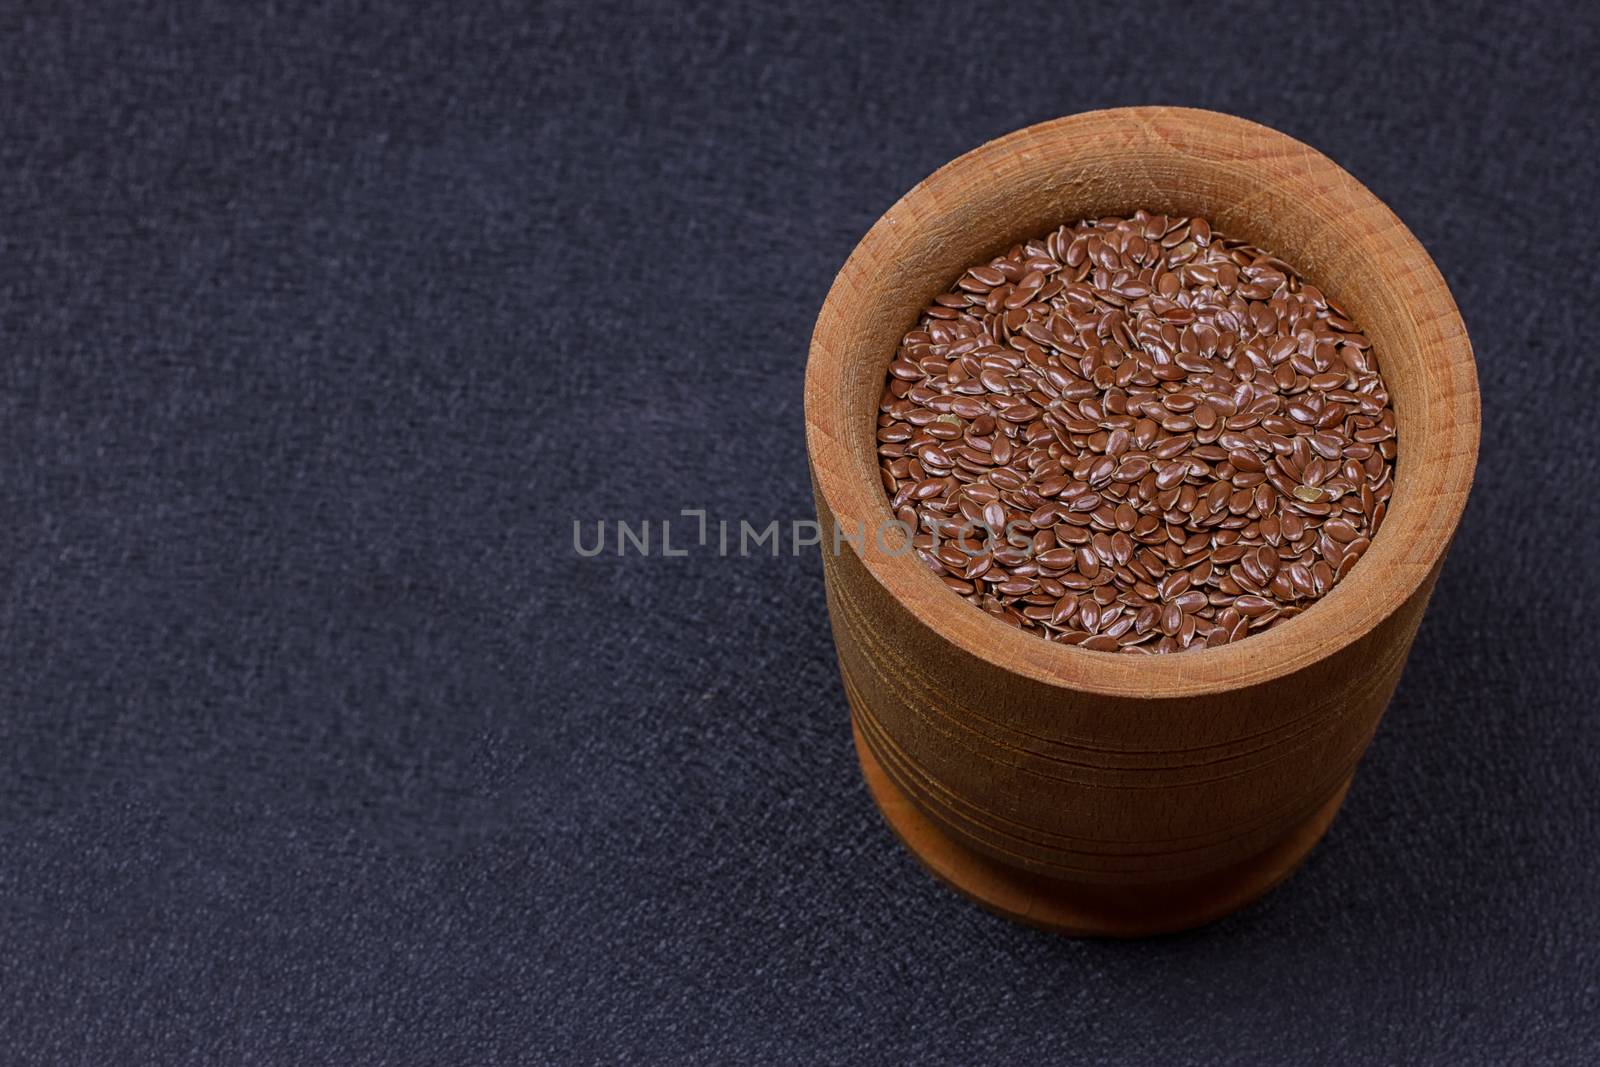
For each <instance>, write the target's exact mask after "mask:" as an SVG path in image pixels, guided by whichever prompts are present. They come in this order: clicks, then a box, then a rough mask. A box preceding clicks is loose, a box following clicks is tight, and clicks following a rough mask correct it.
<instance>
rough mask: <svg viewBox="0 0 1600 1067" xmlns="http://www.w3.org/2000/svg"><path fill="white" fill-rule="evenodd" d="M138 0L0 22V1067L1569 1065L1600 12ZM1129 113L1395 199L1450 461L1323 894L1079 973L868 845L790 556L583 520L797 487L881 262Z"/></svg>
mask: <svg viewBox="0 0 1600 1067" xmlns="http://www.w3.org/2000/svg"><path fill="white" fill-rule="evenodd" d="M173 6H174V7H181V8H182V10H181V12H180V11H171V12H169V11H164V10H162V9H161V8H160V7H158V6H157V5H134V4H129V5H87V4H47V3H30V4H23V5H17V4H13V5H8V6H7V7H6V8H5V10H4V11H3V12H0V123H3V127H0V134H3V136H0V1060H4V1061H5V1062H26V1063H51V1064H76V1063H82V1064H96V1065H100V1064H144V1063H219V1064H238V1063H293V1064H311V1063H327V1064H341V1065H343V1064H354V1063H501V1062H505V1063H517V1062H551V1063H588V1062H617V1061H620V1060H629V1061H639V1062H705V1063H758V1062H771V1063H785V1064H789V1063H811V1062H828V1063H842V1062H884V1061H888V1062H919V1063H951V1064H972V1063H982V1062H1023V1061H1026V1060H1030V1059H1035V1058H1042V1059H1047V1060H1056V1061H1061V1062H1068V1061H1076V1062H1088V1063H1113V1062H1139V1063H1143V1062H1162V1063H1190V1062H1193V1063H1209V1062H1229V1063H1282V1062H1326V1063H1392V1062H1438V1063H1450V1064H1462V1063H1494V1064H1499V1063H1506V1062H1545V1063H1553V1062H1572V1063H1583V1062H1593V1061H1594V1058H1595V1056H1596V1044H1597V1038H1600V1034H1597V1022H1596V1019H1597V1010H1596V1009H1597V1004H1596V1001H1597V988H1596V986H1597V981H1600V966H1597V958H1596V942H1597V940H1600V921H1597V917H1596V912H1595V907H1594V903H1595V890H1596V879H1597V875H1600V859H1597V857H1596V845H1597V844H1600V840H1597V837H1600V835H1597V822H1596V810H1595V802H1596V787H1597V785H1600V720H1597V718H1596V715H1595V710H1596V707H1595V705H1596V699H1595V695H1596V693H1597V692H1600V657H1597V656H1596V654H1595V653H1596V648H1595V639H1594V633H1595V629H1594V609H1593V607H1592V605H1593V604H1594V603H1595V597H1596V593H1597V589H1596V578H1595V572H1594V563H1595V561H1596V552H1595V524H1596V519H1597V509H1596V506H1595V490H1594V483H1595V477H1596V466H1595V463H1594V458H1593V457H1594V447H1593V429H1594V427H1595V425H1596V421H1597V416H1600V411H1597V400H1596V397H1597V391H1596V386H1597V374H1596V370H1595V367H1596V355H1595V351H1594V347H1595V342H1594V330H1593V321H1594V315H1595V299H1594V295H1593V294H1594V286H1595V282H1594V269H1593V259H1594V253H1593V245H1594V231H1595V221H1594V220H1595V212H1594V200H1593V193H1594V190H1595V189H1596V188H1597V187H1600V174H1597V160H1600V135H1597V129H1596V119H1595V110H1594V106H1595V105H1594V101H1595V100H1596V99H1597V95H1600V84H1597V82H1600V78H1597V75H1596V64H1595V61H1594V56H1595V53H1596V48H1597V46H1600V34H1597V32H1596V31H1597V27H1600V20H1597V17H1596V15H1595V13H1594V9H1593V8H1585V9H1582V10H1580V9H1579V8H1577V7H1573V8H1572V10H1571V11H1568V10H1566V9H1565V8H1564V7H1562V6H1554V5H1552V6H1544V5H1538V4H1507V5H1500V4H1487V3H1485V4H1476V5H1469V6H1466V7H1458V8H1445V7H1441V6H1435V5H1431V4H1416V5H1404V6H1403V7H1401V8H1399V9H1395V10H1389V9H1388V7H1387V5H1381V6H1380V5H1371V6H1368V5H1360V4H1354V3H1344V4H1323V5H1301V6H1299V7H1295V8H1278V7H1272V6H1268V5H1235V4H1225V5H1154V4H1146V5H1105V6H1097V5H1080V4H1070V5H1069V4H1049V5H1040V6H1038V7H1036V8H1030V7H1027V6H1026V5H1006V6H1004V7H999V8H985V7H983V6H981V5H970V4H967V5H943V6H939V7H935V6H931V5H908V6H906V7H904V8H900V9H882V8H876V7H872V6H869V5H850V6H846V7H840V8H838V9H836V10H834V11H831V12H830V11H829V10H827V9H826V8H796V9H792V10H788V11H777V10H772V11H765V10H743V9H742V8H739V7H738V6H737V5H714V6H711V5H659V6H655V7H649V8H639V9H635V10H627V9H623V8H617V7H612V6H607V5H592V4H564V3H563V4H555V3H553V4H546V5H539V4H535V5H532V6H524V5H519V4H510V3H506V4H502V5H500V6H499V7H498V8H496V7H494V6H493V5H479V4H462V5H457V6H454V7H453V8H452V9H446V8H445V6H444V5H436V6H435V7H434V8H433V9H432V10H423V9H420V8H419V9H415V10H406V9H405V8H403V7H401V6H398V5H397V6H394V7H392V8H391V7H390V6H389V5H385V4H382V3H377V4H361V5H350V10H348V11H346V10H344V9H343V5H331V4H323V5H317V6H314V7H308V8H304V9H298V10H289V9H287V8H284V7H283V6H281V5H263V4H256V5H242V4H241V5H237V6H236V8H230V7H228V6H225V5H220V4H215V3H204V4H196V5H173ZM25 9H26V10H25ZM956 26H962V27H967V28H969V29H970V31H971V32H970V33H969V34H968V35H966V36H963V37H961V38H960V39H956V38H954V37H953V36H952V35H951V32H950V30H951V28H952V27H956ZM1082 41H1088V42H1090V43H1091V44H1092V45H1093V51H1092V52H1091V53H1089V54H1087V55H1085V54H1083V53H1081V52H1079V51H1078V47H1079V42H1082ZM1127 103H1186V104H1192V105H1197V106H1203V107H1211V108H1217V109H1221V110H1226V111H1231V112H1235V113H1238V114H1242V115H1245V116H1247V117H1250V118H1254V119H1257V120H1260V121H1263V122H1266V123H1268V124H1270V125H1273V126H1276V127H1278V128H1280V129H1282V130H1285V131H1287V132H1289V133H1291V134H1294V135H1295V136H1298V137H1301V138H1302V139H1305V140H1307V141H1309V142H1311V143H1313V144H1315V145H1317V146H1318V147H1320V148H1321V149H1323V150H1324V151H1326V152H1327V153H1329V154H1330V155H1332V156H1333V157H1334V158H1335V159H1337V160H1339V161H1340V162H1341V163H1343V164H1344V165H1345V166H1346V167H1347V168H1348V169H1349V170H1350V171H1351V172H1353V173H1354V174H1355V175H1356V176H1357V177H1359V178H1360V179H1362V180H1363V181H1365V182H1366V183H1367V184H1368V185H1369V186H1370V187H1371V188H1372V189H1373V191H1374V192H1376V193H1377V194H1378V195H1379V196H1380V197H1382V198H1383V199H1384V200H1386V201H1387V202H1388V203H1389V204H1390V205H1391V206H1392V207H1393V208H1394V209H1395V210H1396V211H1397V212H1398V213H1399V214H1400V216H1401V217H1402V218H1404V219H1405V220H1406V221H1407V223H1408V224H1409V225H1410V226H1411V227H1412V229H1413V230H1414V231H1415V232H1416V234H1417V236H1418V237H1419V238H1420V239H1421V240H1422V242H1423V244H1424V245H1426V246H1427V248H1428V249H1429V250H1430V251H1431V252H1432V254H1433V255H1434V257H1435V258H1436V259H1437V261H1438V263H1439V266H1440V267H1441V269H1442V270H1443V271H1444V273H1445V275H1446V276H1447V277H1448V279H1449V280H1450V282H1451V284H1452V286H1453V287H1454V291H1455V294H1456V297H1457V299H1458V301H1459V303H1460V305H1461V308H1462V312H1463V314H1464V316H1465V318H1466V321H1467V324H1468V326H1469V328H1470V330H1471V332H1472V336H1473V339H1474V341H1475V343H1476V346H1477V350H1478V356H1479V361H1480V373H1481V377H1482V386H1483V398H1484V446H1483V455H1482V467H1481V470H1480V475H1479V480H1478V485H1477V489H1476V493H1475V496H1474V498H1473V501H1472V504H1471V506H1470V508H1469V510H1468V513H1467V516H1466V519H1465V521H1464V524H1463V526H1462V529H1461V533H1460V536H1459V538H1458V541H1457V545H1456V548H1455V552H1454V554H1453V556H1452V557H1451V560H1450V564H1449V566H1448V568H1447V569H1446V571H1445V574H1444V576H1443V578H1442V580H1441V582H1440V584H1439V588H1438V592H1437V595H1436V596H1435V599H1434V605H1433V608H1432V611H1431V613H1430V614H1429V616H1428V618H1427V621H1426V623H1425V625H1424V627H1423V629H1422V632H1421V634H1420V636H1419V637H1418V639H1417V644H1416V650H1415V654H1414V656H1413V658H1412V662H1411V666H1410V669H1409V672H1408V673H1407V675H1406V677H1405V681H1404V683H1403V684H1402V687H1401V690H1400V693H1399V695H1398V697H1397V698H1396V700H1395V703H1394V705H1393V707H1392V708H1391V709H1390V712H1389V715H1388V718H1387V719H1386V721H1385V723H1384V726H1383V728H1382V730H1381V731H1380V733H1379V736H1378V738H1377V741H1376V743H1375V744H1374V746H1373V748H1372V751H1371V754H1370V756H1369V758H1368V759H1367V761H1366V763H1365V765H1364V767H1363V770H1362V772H1361V774H1360V775H1359V777H1358V779H1357V782H1356V786H1355V789H1354V791H1353V792H1352V794H1351V797H1350V800H1349V803H1348V804H1347V805H1346V808H1345V811H1344V814H1343V815H1342V816H1341V818H1340V820H1339V822H1338V823H1337V824H1336V826H1335V827H1334V829H1333V831H1332V833H1331V834H1330V835H1329V837H1328V838H1327V840H1326V841H1325V843H1324V844H1323V845H1322V846H1321V847H1320V848H1319V849H1318V850H1317V852H1316V853H1315V854H1314V855H1313V856H1312V858H1311V860H1310V862H1309V864H1308V865H1307V867H1306V868H1305V869H1304V870H1303V871H1302V873H1301V874H1300V875H1299V876H1297V877H1296V878H1295V879H1294V880H1293V881H1292V882H1291V883H1290V884H1288V885H1287V886H1286V887H1285V888H1283V889H1282V890H1281V891H1279V892H1278V893H1276V894H1274V895H1272V896H1271V897H1270V898H1269V899H1267V900H1266V901H1264V902H1262V903H1261V904H1259V905H1257V906H1255V907H1253V908H1251V909H1249V910H1247V911H1246V912H1244V913H1242V914H1239V915H1237V916H1235V917H1233V918H1230V919H1228V920H1226V921H1224V922H1222V923H1219V924H1217V925H1216V926H1214V927H1212V928H1210V929H1207V930H1204V931H1202V932H1199V933H1195V934H1192V935H1187V936H1183V937H1177V938H1170V939H1165V940H1159V941H1153V942H1148V943H1140V944H1096V943H1078V942H1072V941H1066V940H1060V939H1057V938H1053V937H1049V936H1046V935H1043V934H1038V933H1034V932H1031V931H1028V930H1025V929H1020V928H1017V927H1014V926H1012V925H1009V924H1007V923H1005V922H1003V921H1000V920H998V919H994V918H991V917H990V916H988V915H986V914H984V913H983V912H981V911H978V910H976V909H975V908H973V907H970V906H969V905H967V904H965V903H963V902H962V901H960V900H958V899H957V898H956V897H955V896H954V895H952V894H950V893H948V892H946V891H945V890H943V889H942V888H940V887H938V886H937V885H935V884H934V883H933V882H932V881H931V880H930V879H928V878H927V877H925V876H924V875H923V874H922V872H921V871H920V870H919V869H918V868H917V866H916V865H915V863H914V861H913V860H911V858H910V857H909V856H907V855H906V854H905V853H904V852H903V851H902V850H901V849H900V847H899V846H898V845H897V844H896V842H895V841H894V840H893V839H892V838H891V836H890V834H889V832H888V831H887V830H886V829H885V828H884V826H883V825H882V824H881V823H880V821H879V819H878V817H877V815H876V814H875V813H874V811H873V810H872V808H871V806H870V804H869V801H868V798H867V796H866V793H865V791H864V789H863V787H862V785H861V783H860V781H859V778H858V775H857V771H856V768H855V766H854V757H853V755H852V752H851V749H850V745H849V738H848V732H847V727H846V712H845V706H844V701H843V697H842V694H841V692H840V687H839V684H838V681H837V677H836V675H835V670H834V664H833V654H832V647H831V643H830V640H829V636H828V632H827V626H826V621H825V616H824V607H823V600H822V590H821V579H820V574H819V567H818V564H817V560H816V558H815V555H814V554H812V555H808V556H806V557H804V558H800V559H793V558H787V557H786V558H783V559H780V560H772V559H767V558H762V559H746V560H740V559H729V560H724V559H719V558H716V557H715V556H713V555H707V554H704V553H699V554H695V555H691V556H690V557H687V558H684V559H661V558H651V559H640V558H637V557H629V558H627V559H617V558H616V557H615V556H612V557H610V558H600V559H594V560H584V559H579V558H577V557H576V556H575V555H574V553H573V551H572V549H571V547H570V545H571V522H572V520H573V519H575V518H585V519H598V518H607V519H612V518H630V519H643V518H651V519H657V520H659V519H661V518H663V517H667V516H671V515H673V514H675V513H676V511H677V509H679V508H681V507H696V506H700V507H707V508H710V509H712V513H713V516H714V517H727V518H732V519H738V518H752V519H759V520H761V521H762V522H765V521H766V520H767V519H769V518H781V519H786V520H787V519H795V518H805V517H808V516H809V515H810V514H811V504H810V500H809V486H808V482H807V475H806V469H805V455H804V445H803V439H802V427H801V376H802V368H803V364H804V360H805V353H806V343H807V338H808V335H809V331H810V326H811V321H812V318H813V316H814V315H815V313H816V310H817V308H818V306H819V305H820V303H821V300H822V297H823V294H824V292H825V291H826V288H827V285H828V283H829V281H830V279H831V278H832V275H833V273H834V271H835V270H836V269H837V268H838V266H839V264H840V263H841V262H842V261H843V259H844V257H845V256H846V255H847V254H848V252H849V250H850V248H851V247H852V245H853V244H854V242H855V241H856V240H857V238H859V237H860V235H861V234H862V233H863V232H865V230H866V229H867V227H868V226H869V225H870V224H871V223H872V221H873V220H874V219H875V218H876V217H877V216H878V215H879V213H881V212H882V211H883V210H884V209H885V208H886V207H887V206H888V205H889V204H890V203H891V202H892V201H893V200H894V198H895V197H897V196H898V195H899V194H900V193H902V192H903V191H904V190H905V189H907V188H909V187H910V186H911V185H912V184H913V183H915V182H916V181H917V180H918V179H920V178H921V177H923V176H924V175H925V174H927V173H928V172H929V171H931V170H933V169H934V168H935V167H937V166H938V165H939V164H941V163H943V162H945V161H946V160H948V159H949V158H951V157H953V156H955V155H956V154H958V153H960V152H962V151H964V150H966V149H968V148H971V147H973V146H974V145H976V144H979V143H981V142H982V141H984V140H987V139H989V138H991V137H993V136H996V135H998V134H1001V133H1004V132H1006V131H1009V130H1011V129H1014V128H1016V127H1018V126H1022V125H1025V124H1027V123H1031V122H1035V121H1038V120H1041V119H1044V118H1048V117H1052V116H1055V115H1059V114H1065V113H1069V112H1074V111H1080V110H1084V109H1088V108H1093V107H1100V106H1107V105H1115V104H1127ZM1496 249H1499V253H1498V254H1495V250H1496ZM1508 288H1510V289H1511V290H1512V291H1514V292H1515V294H1516V295H1515V296H1514V297H1513V296H1508V295H1502V294H1503V293H1504V292H1506V291H1507V289H1508ZM750 441H753V442H754V446H753V447H752V448H749V450H748V451H742V450H741V443H742V442H750ZM1541 582H1543V583H1548V584H1545V585H1540V584H1539V583H1541ZM1541 590H1542V591H1541Z"/></svg>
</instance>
